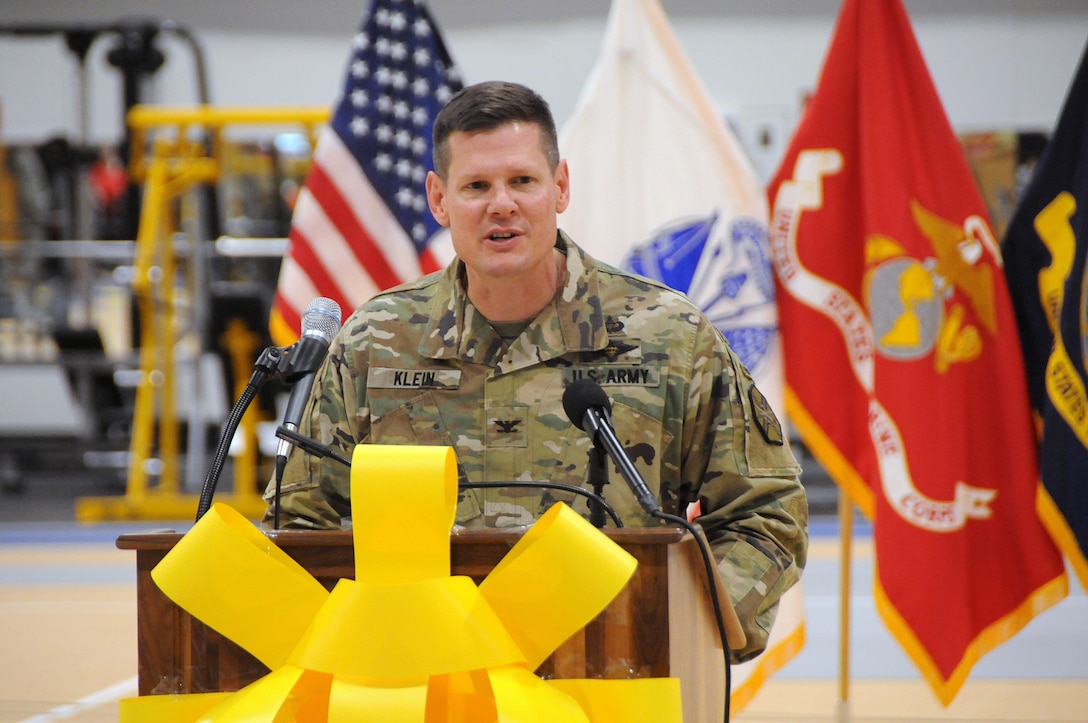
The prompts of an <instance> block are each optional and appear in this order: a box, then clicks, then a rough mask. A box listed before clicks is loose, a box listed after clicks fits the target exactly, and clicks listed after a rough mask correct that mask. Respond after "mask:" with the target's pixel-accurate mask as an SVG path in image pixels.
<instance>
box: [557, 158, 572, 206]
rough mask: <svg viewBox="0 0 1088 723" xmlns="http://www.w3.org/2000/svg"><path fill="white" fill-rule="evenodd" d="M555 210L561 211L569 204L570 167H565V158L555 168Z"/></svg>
mask: <svg viewBox="0 0 1088 723" xmlns="http://www.w3.org/2000/svg"><path fill="white" fill-rule="evenodd" d="M554 176H555V187H556V196H555V212H556V213H563V212H564V211H566V210H567V206H568V205H569V204H570V169H569V168H568V167H567V159H566V158H564V159H562V160H561V161H559V165H558V166H556V168H555V174H554Z"/></svg>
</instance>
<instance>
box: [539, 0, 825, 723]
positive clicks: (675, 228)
mask: <svg viewBox="0 0 1088 723" xmlns="http://www.w3.org/2000/svg"><path fill="white" fill-rule="evenodd" d="M559 147H560V149H561V151H562V153H563V155H564V156H565V157H566V158H567V161H568V164H569V167H570V177H571V189H572V192H571V202H570V206H569V207H568V209H567V210H566V212H565V213H564V214H563V215H562V216H561V217H560V219H559V223H560V226H561V227H562V228H563V230H564V231H566V232H567V233H569V234H570V236H571V238H573V239H574V241H575V243H577V244H579V245H580V246H582V248H584V249H585V250H586V251H587V252H589V254H590V255H591V256H593V257H595V258H597V259H600V260H601V261H605V262H607V263H611V264H614V265H617V266H621V267H623V268H626V269H628V270H632V271H635V272H636V273H639V274H642V275H643V276H649V277H651V278H656V279H658V280H661V281H663V282H665V283H666V284H668V285H669V286H671V287H673V288H674V289H677V290H678V291H682V292H685V293H686V294H687V295H688V296H689V297H690V298H691V300H692V301H693V302H694V303H696V304H698V305H699V307H700V308H702V310H703V311H704V313H705V314H706V315H707V317H708V318H710V320H711V321H712V322H714V324H715V325H716V326H717V327H718V328H719V329H721V330H722V332H723V333H724V334H725V336H726V338H727V339H728V340H729V344H730V346H731V347H732V348H733V350H734V351H735V352H736V353H737V355H738V356H740V358H741V360H742V361H743V362H744V363H745V365H746V366H747V367H748V369H749V370H750V371H751V372H752V375H753V376H754V377H755V380H756V383H757V384H758V385H759V388H760V390H761V391H762V392H763V393H764V395H765V396H766V397H767V399H768V401H769V402H770V403H771V406H772V407H773V408H774V410H775V412H776V413H778V416H779V418H780V419H784V411H785V404H784V399H783V369H782V350H781V345H780V338H779V335H778V317H777V313H776V309H775V302H774V276H773V272H772V270H771V264H770V259H769V255H768V247H767V219H768V213H767V198H766V195H765V192H764V189H763V186H762V184H761V183H760V182H759V181H758V180H757V178H756V174H755V171H754V169H753V168H752V165H751V163H750V162H749V160H748V159H747V157H746V156H745V155H744V152H743V150H742V149H741V147H740V144H739V143H738V142H737V140H736V138H735V137H734V136H733V134H732V133H731V132H730V130H729V129H728V128H727V127H726V125H725V121H724V119H723V118H722V115H721V113H719V112H718V110H717V109H716V108H715V107H714V104H713V103H712V102H711V100H710V97H709V95H708V93H707V91H706V89H705V88H704V86H703V83H702V81H700V79H699V77H698V76H697V75H696V73H695V71H694V69H693V67H692V65H691V63H690V62H689V61H688V59H687V56H686V55H685V54H684V51H683V48H681V46H680V43H679V42H678V41H677V39H676V36H675V35H674V34H673V31H672V28H671V26H670V25H669V21H668V18H667V17H666V16H665V12H664V10H663V9H662V7H661V4H660V2H659V0H613V3H612V8H611V10H610V12H609V16H608V25H607V27H606V29H605V38H604V45H603V48H602V49H601V55H600V57H599V58H598V59H597V63H596V66H595V67H594V69H593V72H592V74H591V75H590V78H589V81H588V82H587V83H586V86H585V88H583V90H582V94H581V97H580V98H579V101H578V105H577V107H576V108H575V111H574V113H573V115H572V117H571V119H570V120H569V121H568V123H567V125H566V126H565V127H564V128H563V131H562V133H561V138H560V146H559ZM803 641H804V599H803V595H802V593H801V586H800V585H796V586H795V587H794V588H792V589H791V590H790V591H789V592H788V593H787V594H786V596H785V598H783V600H782V603H781V605H780V609H779V613H778V620H777V622H776V623H775V627H774V630H773V631H772V634H771V639H770V643H769V645H768V649H767V651H766V652H764V653H763V655H761V656H759V657H758V658H756V659H755V660H754V661H751V662H749V663H745V664H743V665H739V666H736V667H734V668H733V706H734V711H736V710H739V709H740V708H742V707H743V706H744V704H745V703H747V702H748V701H749V700H751V698H752V696H753V695H755V692H756V691H757V690H758V689H759V686H760V685H761V684H762V682H763V681H765V680H766V679H767V678H768V677H769V676H770V675H771V674H773V673H774V672H775V671H776V670H778V669H779V668H781V667H782V666H783V665H784V664H785V663H786V662H788V661H789V660H790V659H791V658H792V657H793V656H794V655H796V653H797V651H799V650H800V648H801V646H802V645H803Z"/></svg>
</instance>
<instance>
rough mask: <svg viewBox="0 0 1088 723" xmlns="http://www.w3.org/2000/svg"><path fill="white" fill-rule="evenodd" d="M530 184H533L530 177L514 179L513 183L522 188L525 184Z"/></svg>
mask: <svg viewBox="0 0 1088 723" xmlns="http://www.w3.org/2000/svg"><path fill="white" fill-rule="evenodd" d="M532 182H533V177H532V176H518V177H517V178H515V179H514V183H516V184H518V185H522V186H524V185H525V184H528V183H532Z"/></svg>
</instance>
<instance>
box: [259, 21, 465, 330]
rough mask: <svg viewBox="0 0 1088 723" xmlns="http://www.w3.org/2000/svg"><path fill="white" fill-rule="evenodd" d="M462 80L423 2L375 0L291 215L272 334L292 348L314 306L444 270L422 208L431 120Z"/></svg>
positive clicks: (355, 299)
mask: <svg viewBox="0 0 1088 723" xmlns="http://www.w3.org/2000/svg"><path fill="white" fill-rule="evenodd" d="M460 88H461V79H460V75H459V73H458V71H457V69H456V68H455V67H454V64H453V61H452V60H451V59H450V56H449V53H448V52H447V51H446V47H445V44H444V43H443V41H442V38H441V36H440V35H439V32H438V28H437V27H436V26H435V24H434V22H433V20H432V19H431V16H430V13H428V12H427V8H426V6H425V5H424V4H423V2H422V0H374V2H373V3H372V4H371V6H370V8H369V10H368V11H367V12H366V14H365V15H364V16H363V19H362V21H361V23H360V25H359V32H358V33H357V34H356V35H355V38H354V39H353V41H352V46H351V57H350V59H349V61H348V67H347V72H346V73H345V78H344V86H343V90H342V92H341V95H340V97H339V99H338V100H337V102H336V104H335V106H334V108H333V117H332V123H331V124H330V126H328V127H326V128H323V129H322V131H321V133H320V134H319V136H318V141H317V144H316V148H315V150H314V157H313V163H312V165H311V167H310V171H309V173H308V175H307V177H306V182H305V184H304V186H303V189H302V191H301V192H300V193H299V196H298V199H297V201H296V204H295V210H294V215H293V217H292V220H291V230H290V234H289V236H290V245H289V246H288V250H287V253H286V255H285V256H284V259H283V264H282V265H281V267H280V276H279V282H278V285H277V288H276V296H275V301H274V303H273V308H272V315H271V320H270V322H269V326H270V330H271V333H272V338H273V339H274V340H275V341H276V343H277V344H284V345H286V344H290V343H292V342H293V341H295V340H296V339H298V336H299V334H300V332H301V319H302V312H303V311H304V310H305V308H306V306H307V305H308V304H309V303H310V301H311V300H312V299H314V298H315V297H318V296H325V297H328V298H331V299H333V300H334V301H336V302H337V303H338V304H339V305H340V307H341V308H342V309H344V310H345V315H346V314H347V313H350V312H351V310H352V309H354V308H356V307H357V306H359V305H360V304H361V303H363V302H364V301H366V300H367V299H369V298H370V297H371V296H373V295H374V294H376V293H377V292H379V291H381V290H383V289H387V288H389V287H391V286H395V285H396V284H399V283H402V282H404V281H410V280H412V279H415V278H417V277H419V276H420V275H422V274H424V273H428V272H430V271H434V270H436V269H438V268H440V267H441V265H442V264H443V263H444V261H445V260H446V259H444V258H439V254H436V253H435V252H434V250H433V249H432V248H431V246H430V242H431V240H432V239H433V237H434V236H435V235H436V234H437V233H438V232H439V231H440V230H441V227H440V226H439V225H438V223H437V222H436V221H435V220H434V218H433V217H432V216H431V212H430V209H429V208H428V207H427V198H426V194H425V191H424V179H425V178H426V175H427V171H428V170H430V169H431V168H432V163H431V147H432V143H431V129H432V127H433V125H434V117H435V115H436V114H437V113H438V111H439V109H440V108H441V107H442V106H443V105H445V103H446V101H447V100H449V98H450V96H452V95H453V94H454V93H456V92H457V91H458V90H460Z"/></svg>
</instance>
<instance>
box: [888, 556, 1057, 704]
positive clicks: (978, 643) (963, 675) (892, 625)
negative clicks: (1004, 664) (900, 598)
mask: <svg viewBox="0 0 1088 723" xmlns="http://www.w3.org/2000/svg"><path fill="white" fill-rule="evenodd" d="M877 564H878V565H879V560H878V561H877ZM873 579H874V582H873V594H874V597H875V600H876V608H877V612H879V613H880V617H881V618H883V620H884V624H885V625H887V626H888V629H889V630H890V631H891V633H892V636H893V637H895V639H896V640H897V641H899V644H900V645H901V646H903V650H904V651H905V652H906V653H907V656H908V657H910V659H911V660H912V661H914V664H915V665H916V666H917V667H918V669H919V670H920V671H921V673H922V677H923V678H924V679H925V680H926V682H927V683H929V687H930V688H931V689H932V690H933V693H934V695H936V696H937V700H939V701H940V703H941V705H943V706H944V707H946V708H947V707H948V706H949V705H950V704H951V703H952V700H953V699H954V698H955V697H956V694H957V693H959V691H960V689H961V688H962V687H963V684H964V683H966V682H967V676H968V675H969V674H970V672H971V669H972V668H973V667H974V666H975V663H977V662H978V661H979V660H981V659H982V656H984V655H986V654H987V653H989V652H990V651H992V650H994V649H995V648H997V647H998V646H999V645H1001V644H1002V643H1004V642H1006V641H1008V640H1009V639H1010V638H1012V637H1013V636H1014V635H1016V634H1017V633H1018V632H1020V631H1021V630H1023V628H1024V626H1026V625H1027V624H1028V623H1029V622H1031V621H1032V619H1033V618H1035V617H1036V616H1037V615H1039V614H1041V613H1042V612H1044V611H1046V610H1048V609H1050V608H1051V607H1053V606H1054V605H1056V604H1058V603H1059V602H1061V601H1062V600H1063V599H1064V598H1065V597H1066V596H1067V595H1068V594H1069V579H1068V577H1067V576H1066V574H1065V572H1064V571H1063V572H1062V573H1061V574H1059V575H1058V576H1057V577H1055V578H1053V579H1052V580H1050V581H1048V582H1045V583H1043V584H1042V585H1041V586H1040V587H1039V588H1038V589H1037V590H1035V591H1034V592H1032V593H1031V594H1030V595H1028V596H1027V597H1026V598H1025V599H1024V601H1023V602H1022V603H1020V605H1018V606H1017V607H1016V609H1014V610H1013V611H1011V612H1010V613H1009V614H1008V615H1006V616H1004V617H1002V618H1000V619H998V620H996V621H994V622H993V623H992V624H990V625H989V626H988V627H987V628H985V629H984V630H983V631H982V632H980V633H979V634H978V635H977V636H976V637H975V639H974V640H972V641H971V643H970V644H969V645H967V647H966V648H964V652H963V657H962V658H960V662H959V663H958V664H957V665H956V668H955V669H954V670H953V671H952V674H951V675H949V676H948V679H947V680H946V679H945V678H943V677H942V676H941V673H940V671H939V670H938V668H937V665H936V663H934V662H933V659H932V658H931V657H930V656H929V655H928V654H927V653H926V651H925V648H924V647H923V646H922V644H921V643H920V642H919V641H918V638H917V637H915V635H914V632H913V631H912V630H911V628H910V626H909V625H908V624H907V622H906V621H905V620H904V619H903V617H902V616H901V615H900V614H899V610H898V609H897V608H896V607H895V605H893V604H892V602H891V600H890V599H889V598H888V596H887V594H886V593H885V592H884V588H883V586H882V585H881V584H880V575H879V574H877V575H874V576H873Z"/></svg>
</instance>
